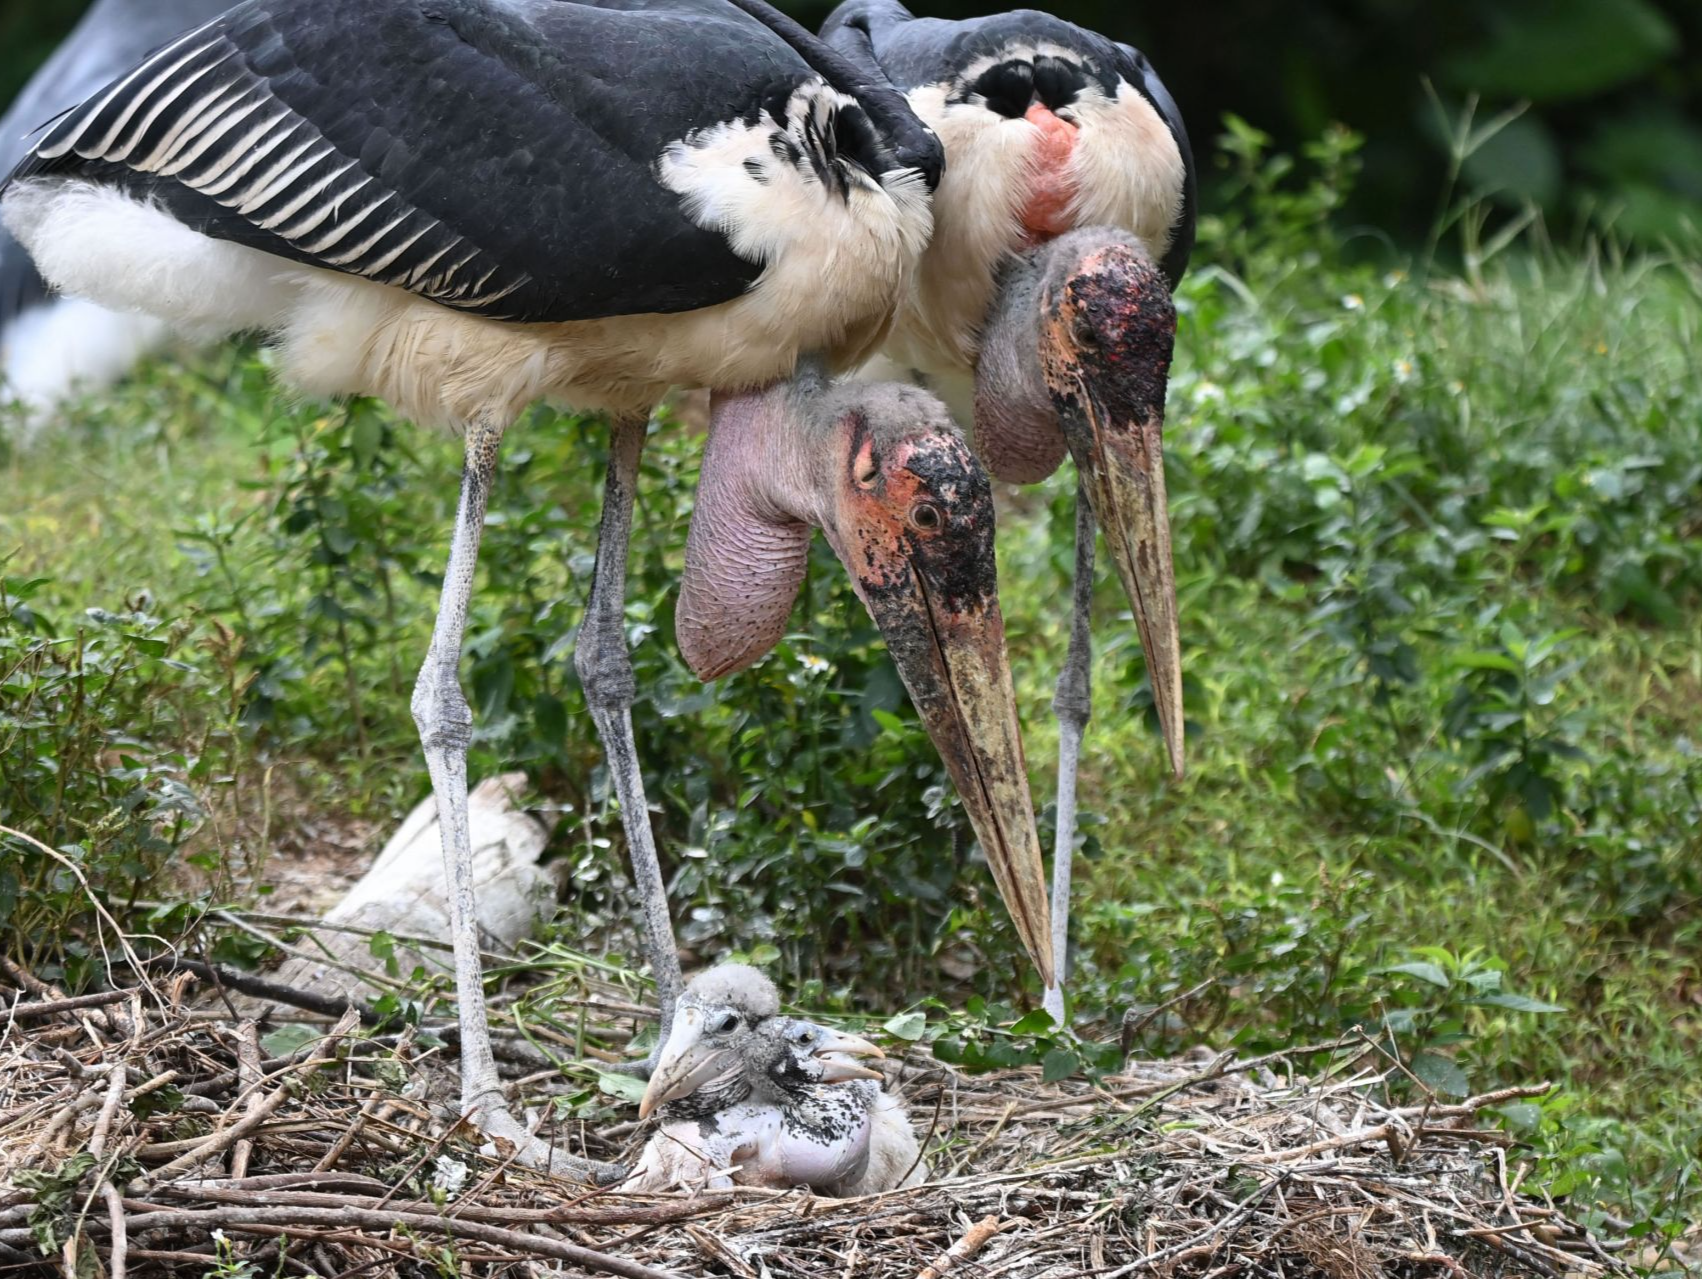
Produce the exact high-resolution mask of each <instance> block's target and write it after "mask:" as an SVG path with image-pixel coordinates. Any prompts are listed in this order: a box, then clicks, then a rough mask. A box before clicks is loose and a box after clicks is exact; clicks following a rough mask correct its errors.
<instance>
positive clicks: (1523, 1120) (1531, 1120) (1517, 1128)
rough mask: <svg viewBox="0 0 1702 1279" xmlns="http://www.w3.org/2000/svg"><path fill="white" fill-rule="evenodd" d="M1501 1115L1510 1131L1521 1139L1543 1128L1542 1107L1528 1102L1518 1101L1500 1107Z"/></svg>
mask: <svg viewBox="0 0 1702 1279" xmlns="http://www.w3.org/2000/svg"><path fill="white" fill-rule="evenodd" d="M1500 1114H1501V1118H1502V1120H1503V1121H1505V1122H1506V1124H1507V1127H1508V1129H1509V1130H1511V1131H1513V1132H1516V1133H1518V1134H1519V1135H1520V1136H1521V1137H1523V1136H1526V1135H1528V1134H1530V1133H1534V1132H1536V1131H1537V1130H1538V1129H1539V1128H1541V1127H1542V1107H1541V1106H1537V1105H1533V1104H1532V1103H1530V1102H1528V1101H1516V1102H1512V1103H1510V1104H1509V1105H1506V1106H1502V1107H1500Z"/></svg>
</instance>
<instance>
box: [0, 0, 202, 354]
mask: <svg viewBox="0 0 1702 1279" xmlns="http://www.w3.org/2000/svg"><path fill="white" fill-rule="evenodd" d="M224 7H225V0H95V3H94V4H93V5H92V6H91V7H90V8H89V11H88V12H87V13H85V14H84V15H83V18H82V21H81V22H79V23H78V24H77V26H76V29H75V30H73V31H72V32H71V34H70V35H68V36H66V37H65V39H64V40H63V41H62V42H61V43H60V45H59V47H58V48H57V49H55V50H54V51H53V56H52V57H50V58H48V60H47V61H46V62H45V63H43V64H42V66H41V68H40V69H39V70H38V71H37V72H36V73H35V75H34V76H32V77H31V78H30V81H29V83H28V84H26V85H25V86H24V88H23V91H22V92H21V93H19V94H18V96H17V98H15V99H14V100H13V102H12V105H11V106H10V107H9V108H7V110H6V114H5V115H4V116H0V173H4V172H7V171H9V170H10V169H11V168H12V166H13V165H15V164H16V163H17V162H18V161H19V160H20V159H22V158H23V156H24V154H25V152H26V151H27V150H28V148H29V144H30V138H31V136H32V135H33V134H34V133H35V132H36V131H37V130H39V129H40V128H41V127H42V126H43V125H44V124H49V123H52V122H53V120H54V117H56V116H58V115H61V114H63V113H64V112H66V111H68V110H70V109H71V108H73V107H75V106H76V105H77V103H78V102H79V101H80V100H81V99H83V98H84V97H86V96H87V95H88V94H90V93H93V92H94V91H95V90H96V89H98V88H100V87H101V86H102V85H103V84H105V83H107V82H108V81H109V80H111V79H112V77H113V76H115V75H118V74H119V73H120V72H122V71H123V70H124V69H125V68H127V67H130V66H132V65H134V64H135V63H136V62H137V61H138V60H139V59H141V58H143V57H145V56H146V55H147V54H148V52H149V51H150V50H151V49H153V48H155V47H156V46H158V45H160V44H163V43H164V42H165V41H167V40H169V39H170V38H171V37H172V36H174V35H177V34H178V33H179V32H181V31H184V30H187V29H188V28H190V27H193V26H196V25H198V24H200V23H203V22H206V21H207V20H208V19H209V18H212V17H214V16H216V15H217V14H218V13H219V11H220V10H221V9H223V8H224ZM47 296H48V291H47V285H46V284H45V283H43V281H42V279H41V277H40V276H39V275H37V274H36V270H35V267H34V265H33V264H32V263H31V262H30V259H29V255H28V254H27V253H25V252H24V249H23V246H22V245H20V244H19V243H18V242H17V241H16V240H14V239H13V238H12V237H11V236H10V235H9V234H7V233H6V232H5V231H4V230H0V332H3V331H4V330H5V328H6V326H7V325H8V324H9V323H10V322H11V321H12V320H14V319H15V318H16V317H17V316H18V315H20V314H22V313H23V312H24V311H25V310H26V309H28V308H29V307H32V306H35V305H36V304H37V303H39V302H41V301H43V300H45V299H46V298H47Z"/></svg>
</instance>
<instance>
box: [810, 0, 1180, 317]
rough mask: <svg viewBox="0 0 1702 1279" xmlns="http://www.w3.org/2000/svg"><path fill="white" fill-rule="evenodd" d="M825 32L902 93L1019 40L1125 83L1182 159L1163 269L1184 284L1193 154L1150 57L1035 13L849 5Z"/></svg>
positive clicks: (943, 79)
mask: <svg viewBox="0 0 1702 1279" xmlns="http://www.w3.org/2000/svg"><path fill="white" fill-rule="evenodd" d="M821 34H822V39H824V40H825V41H827V43H828V44H830V45H832V46H833V47H835V48H836V49H838V50H840V52H842V53H844V54H845V55H846V57H848V58H850V59H852V60H853V61H857V62H860V63H862V64H865V65H866V64H869V63H870V62H871V61H872V63H873V64H874V65H877V66H878V67H879V68H880V69H881V71H882V72H884V73H885V75H886V76H887V78H888V79H889V80H890V81H891V82H892V84H893V85H894V86H895V87H896V88H898V89H899V90H901V91H903V92H909V91H910V90H911V89H914V88H917V87H918V86H920V85H926V84H941V83H949V82H951V81H953V80H955V79H958V78H959V77H961V76H962V74H963V72H964V70H965V69H966V68H967V67H969V66H970V65H971V64H972V63H974V62H975V61H977V60H978V59H981V58H985V57H988V56H990V55H992V54H996V53H998V52H999V51H1000V50H1002V49H1004V48H1006V47H1007V46H1009V45H1010V44H1012V43H1015V42H1019V41H1028V42H1040V41H1044V42H1046V43H1049V44H1055V45H1059V46H1062V47H1063V48H1066V49H1073V50H1075V51H1076V52H1078V53H1079V54H1080V55H1081V56H1082V60H1083V63H1084V65H1085V66H1087V67H1089V68H1091V69H1092V70H1093V71H1094V72H1095V73H1097V74H1098V76H1099V77H1100V80H1101V87H1102V88H1104V89H1105V90H1106V91H1107V92H1108V93H1110V94H1113V95H1114V94H1115V92H1116V88H1117V81H1119V80H1126V81H1127V82H1128V83H1130V84H1132V85H1133V86H1134V87H1135V88H1136V89H1137V90H1138V91H1139V92H1140V93H1141V95H1142V96H1143V97H1145V98H1146V99H1147V101H1148V102H1150V103H1152V105H1153V108H1154V109H1155V110H1156V111H1157V112H1158V114H1159V115H1160V116H1161V117H1162V118H1163V120H1164V122H1165V124H1166V125H1167V126H1168V127H1169V129H1170V133H1171V136H1173V137H1174V138H1175V139H1176V146H1177V148H1178V150H1180V151H1181V153H1182V163H1183V166H1184V170H1185V176H1184V179H1183V199H1182V210H1181V214H1180V216H1179V217H1178V219H1177V223H1176V225H1175V226H1174V227H1173V228H1172V230H1171V242H1170V248H1169V251H1168V252H1166V254H1165V255H1164V261H1163V262H1162V263H1161V264H1160V265H1161V266H1162V268H1163V270H1164V273H1165V275H1166V276H1167V277H1168V278H1169V280H1170V283H1171V286H1172V287H1174V286H1175V285H1176V284H1177V283H1178V282H1179V281H1180V280H1181V278H1182V275H1183V272H1185V271H1186V270H1187V269H1188V259H1189V256H1190V255H1191V254H1192V252H1193V248H1194V223H1195V216H1196V214H1195V206H1196V203H1197V190H1196V179H1195V174H1194V153H1193V149H1192V147H1190V146H1189V144H1188V130H1187V128H1186V126H1185V125H1184V124H1183V123H1182V113H1181V111H1179V110H1178V109H1177V106H1176V102H1175V99H1173V98H1172V97H1171V96H1170V93H1169V91H1168V90H1166V89H1165V87H1164V83H1163V82H1162V81H1161V80H1160V79H1159V78H1158V73H1157V72H1155V71H1154V70H1153V68H1152V64H1151V63H1150V62H1149V61H1147V58H1146V56H1145V55H1144V54H1142V53H1140V52H1139V51H1138V50H1136V49H1133V48H1130V47H1129V46H1128V45H1126V44H1117V43H1115V42H1113V41H1111V40H1107V39H1106V38H1105V37H1104V36H1101V35H1098V34H1097V33H1095V32H1092V31H1088V30H1086V29H1085V28H1082V27H1078V26H1076V25H1075V24H1074V23H1071V22H1065V21H1064V20H1063V19H1062V18H1056V17H1053V16H1052V15H1051V14H1049V13H1041V12H1039V11H1038V10H1035V9H1014V10H1012V11H1010V12H1008V13H999V14H994V15H992V16H990V17H985V18H971V19H967V20H965V21H961V22H953V21H948V20H946V19H942V18H918V17H917V16H916V15H915V14H913V13H911V12H910V10H909V9H907V8H905V7H904V5H903V4H901V3H899V0H845V3H843V4H841V5H840V6H839V7H838V8H837V9H835V10H834V11H833V12H832V13H831V14H829V15H828V18H827V21H826V22H825V23H823V24H822V29H821ZM947 162H948V163H949V162H950V157H949V156H948V157H947Z"/></svg>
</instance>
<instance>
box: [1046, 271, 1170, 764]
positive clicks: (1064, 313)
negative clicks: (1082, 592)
mask: <svg viewBox="0 0 1702 1279" xmlns="http://www.w3.org/2000/svg"><path fill="white" fill-rule="evenodd" d="M1049 303H1050V305H1049V309H1048V313H1047V314H1046V315H1045V316H1044V317H1043V320H1042V334H1043V341H1042V368H1043V370H1044V373H1045V377H1046V382H1047V386H1048V389H1049V390H1050V392H1051V395H1052V398H1053V402H1054V405H1055V406H1056V408H1057V410H1058V415H1059V419H1060V421H1061V424H1062V426H1063V429H1064V439H1065V442H1066V443H1067V444H1068V445H1069V449H1070V453H1071V456H1073V457H1074V459H1075V463H1076V469H1077V472H1078V474H1079V475H1080V477H1081V479H1082V483H1083V488H1084V490H1085V491H1086V493H1087V497H1088V502H1089V503H1090V504H1091V505H1092V507H1093V513H1094V515H1095V517H1096V518H1097V519H1098V522H1099V525H1100V527H1101V528H1102V529H1103V530H1104V534H1105V541H1106V545H1107V548H1108V549H1109V550H1110V552H1111V558H1112V561H1113V562H1114V563H1115V564H1116V566H1117V576H1118V577H1119V578H1121V579H1122V582H1123V589H1124V590H1125V591H1126V592H1127V593H1128V597H1129V602H1130V605H1131V606H1132V608H1133V611H1134V615H1135V626H1136V628H1137V629H1138V630H1139V632H1140V637H1141V648H1142V649H1143V650H1144V651H1145V653H1146V663H1147V673H1148V676H1149V678H1150V679H1151V682H1152V693H1153V701H1154V703H1155V704H1156V706H1157V709H1158V722H1159V727H1160V728H1161V729H1162V730H1163V733H1164V740H1165V744H1166V746H1167V747H1168V748H1169V757H1170V767H1171V771H1172V772H1173V773H1174V774H1175V775H1176V776H1177V777H1178V778H1180V777H1181V776H1182V772H1183V767H1184V747H1183V719H1182V646H1181V638H1180V634H1179V631H1178V627H1177V621H1176V570H1175V567H1174V564H1173V563H1172V559H1171V551H1170V510H1169V502H1168V499H1167V498H1166V495H1165V487H1164V447H1163V428H1164V394H1165V387H1166V385H1167V382H1168V379H1169V372H1170V359H1171V354H1172V351H1173V350H1174V346H1175V334H1176V311H1175V308H1174V306H1173V305H1172V303H1171V300H1170V292H1169V289H1168V288H1167V286H1166V285H1165V282H1164V278H1163V276H1162V275H1161V274H1159V271H1158V268H1157V267H1156V266H1154V265H1153V264H1152V263H1151V262H1150V261H1149V260H1147V259H1146V258H1145V257H1143V256H1142V255H1140V254H1138V253H1136V252H1135V251H1133V250H1132V249H1130V248H1129V247H1127V246H1125V245H1121V244H1116V245H1110V246H1107V247H1105V248H1102V249H1099V250H1097V251H1094V252H1091V253H1088V254H1087V255H1085V256H1084V257H1083V259H1082V261H1081V262H1080V263H1079V264H1078V265H1077V267H1076V269H1075V270H1074V271H1073V272H1072V273H1071V275H1070V277H1069V279H1068V280H1067V281H1066V282H1065V283H1064V284H1063V286H1062V289H1061V292H1059V293H1058V294H1056V295H1054V296H1053V297H1052V298H1050V299H1049Z"/></svg>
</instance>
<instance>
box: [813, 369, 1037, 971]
mask: <svg viewBox="0 0 1702 1279" xmlns="http://www.w3.org/2000/svg"><path fill="white" fill-rule="evenodd" d="M821 409H822V411H823V412H825V413H827V414H829V415H830V417H831V420H832V422H833V427H832V435H831V440H832V443H831V446H830V447H829V449H828V450H827V452H826V455H825V457H824V463H825V464H826V465H829V466H831V468H832V470H831V473H830V475H829V478H828V480H827V483H826V485H825V487H826V488H827V491H828V494H829V500H830V504H829V505H828V507H827V509H826V510H825V511H824V520H823V526H822V527H823V531H824V532H825V533H826V535H827V540H828V542H829V543H830V544H831V545H832V547H833V549H834V551H835V553H836V554H837V555H838V556H839V558H840V560H841V561H842V562H843V563H844V565H845V567H846V569H847V570H849V572H850V574H851V581H852V585H853V587H854V588H855V589H856V592H857V594H858V596H859V597H860V598H861V599H862V601H863V603H864V604H865V605H866V606H867V607H868V610H869V614H870V616H871V617H873V618H874V619H875V622H876V624H877V625H879V626H880V628H881V633H882V634H883V635H884V636H885V637H886V643H887V648H888V650H889V651H890V652H891V653H892V658H893V661H894V663H895V664H896V665H897V667H898V671H899V674H900V676H902V678H903V680H904V685H905V687H906V688H907V689H909V691H910V700H911V701H912V702H913V703H914V704H915V706H916V710H917V713H918V714H919V715H920V716H921V717H922V722H923V724H924V725H926V727H927V729H928V734H929V736H931V737H932V738H933V739H934V745H935V746H936V747H937V748H938V749H939V752H940V757H941V758H942V759H943V760H944V761H945V765H946V768H947V769H948V770H949V771H950V773H951V777H952V781H953V782H955V783H956V785H957V792H958V794H959V796H961V797H962V800H963V806H964V808H965V810H966V811H967V812H968V814H969V819H970V822H971V823H972V824H973V825H974V827H975V833H976V835H977V836H978V837H979V838H980V841H981V847H982V849H983V851H985V853H986V854H987V862H988V865H989V866H990V867H991V868H992V871H993V878H994V880H995V881H996V882H997V883H998V886H999V892H1000V893H1001V894H1002V895H1003V896H1004V899H1005V904H1006V905H1007V907H1008V908H1009V909H1010V913H1011V917H1012V919H1013V920H1014V921H1015V923H1016V928H1017V933H1018V935H1019V936H1020V937H1021V938H1022V941H1023V945H1024V946H1026V947H1027V949H1028V953H1029V955H1030V956H1031V957H1032V958H1033V960H1034V963H1035V965H1036V967H1038V968H1039V970H1040V973H1041V976H1042V978H1043V979H1044V980H1045V981H1047V982H1048V983H1050V981H1051V972H1052V962H1053V955H1052V953H1051V937H1050V933H1049V926H1048V923H1047V918H1048V909H1047V902H1046V876H1045V866H1044V863H1043V861H1042V858H1041V853H1040V838H1039V835H1038V834H1037V832H1036V830H1035V826H1034V806H1033V801H1032V799H1031V798H1030V796H1029V791H1028V771H1027V763H1026V761H1025V759H1024V756H1023V749H1022V737H1021V734H1020V731H1019V730H1018V727H1017V717H1016V695H1015V693H1014V691H1013V689H1012V686H1011V673H1010V663H1009V661H1008V659H1007V657H1006V654H1005V622H1004V614H1003V613H1002V612H1001V610H1000V608H999V588H998V570H997V567H996V564H995V559H994V552H993V528H994V519H993V492H992V486H991V485H990V484H989V482H988V479H987V474H986V472H985V471H984V470H983V469H982V467H981V464H980V463H979V462H977V461H976V459H975V456H974V454H973V453H971V452H970V450H969V446H968V445H967V444H966V443H965V442H964V440H963V437H962V435H961V434H960V433H959V431H958V430H957V428H956V426H955V425H954V424H953V423H952V421H951V417H950V415H949V414H948V413H947V411H946V408H945V406H944V405H943V404H941V403H940V401H939V400H938V399H937V398H935V397H934V396H932V395H929V394H928V393H926V392H924V391H921V390H918V389H917V388H915V387H909V386H900V385H896V384H891V383H880V384H876V383H847V384H845V385H844V386H841V387H837V388H835V389H834V390H832V391H831V392H829V393H828V395H827V396H826V398H825V401H824V403H823V404H822V406H821Z"/></svg>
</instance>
